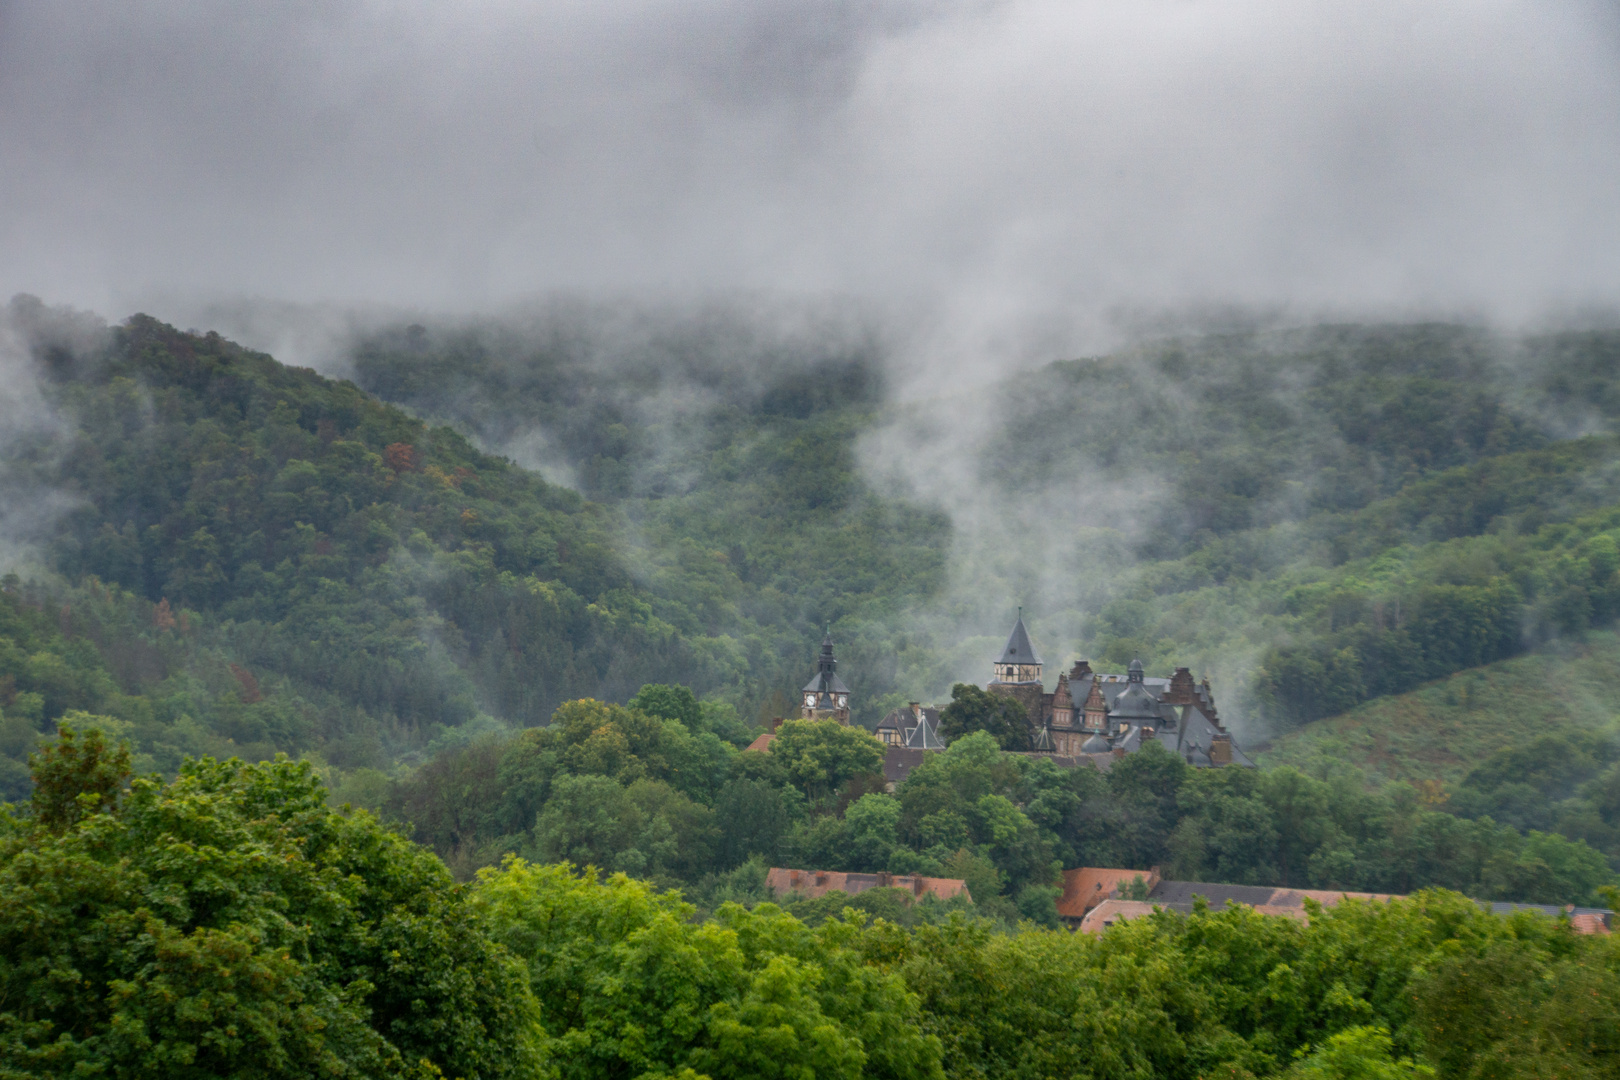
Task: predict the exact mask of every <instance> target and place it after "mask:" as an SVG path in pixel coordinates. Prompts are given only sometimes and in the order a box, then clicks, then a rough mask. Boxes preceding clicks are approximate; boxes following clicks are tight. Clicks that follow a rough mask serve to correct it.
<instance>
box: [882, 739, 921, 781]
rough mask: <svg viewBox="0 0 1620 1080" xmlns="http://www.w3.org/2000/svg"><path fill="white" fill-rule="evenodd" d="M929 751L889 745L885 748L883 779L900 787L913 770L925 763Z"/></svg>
mask: <svg viewBox="0 0 1620 1080" xmlns="http://www.w3.org/2000/svg"><path fill="white" fill-rule="evenodd" d="M925 753H927V751H925V750H922V749H912V748H910V747H905V746H888V747H885V748H884V750H883V779H884V781H885V782H887V783H890V784H893V785H894V786H895V787H899V786H900V785H901V784H903V783H905V782H906V777H908V776H910V775H911V770H912V769H915V768H916V767H917V766H919V765H921V764H922V763H923V755H924V754H925Z"/></svg>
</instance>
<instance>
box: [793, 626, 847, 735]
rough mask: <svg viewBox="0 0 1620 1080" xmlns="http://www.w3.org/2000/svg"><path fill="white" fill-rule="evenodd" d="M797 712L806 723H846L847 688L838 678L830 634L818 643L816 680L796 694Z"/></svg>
mask: <svg viewBox="0 0 1620 1080" xmlns="http://www.w3.org/2000/svg"><path fill="white" fill-rule="evenodd" d="M799 713H800V715H802V716H803V717H804V718H805V719H806V720H837V721H838V722H839V723H840V724H848V723H849V687H847V686H845V685H844V680H842V679H840V678H839V677H838V660H837V659H836V658H835V657H834V656H833V639H832V631H831V630H829V631H827V636H826V637H825V638H823V639H822V640H821V658H820V659H819V660H818V661H817V662H816V677H815V678H813V679H811V680H810V681H809V682H808V683H806V684H805V687H804V690H803V691H802V692H801V693H800V694H799Z"/></svg>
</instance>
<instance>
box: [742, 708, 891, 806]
mask: <svg viewBox="0 0 1620 1080" xmlns="http://www.w3.org/2000/svg"><path fill="white" fill-rule="evenodd" d="M770 754H771V757H773V758H775V759H776V760H777V761H779V762H780V764H781V768H782V773H783V775H784V776H785V777H786V778H787V780H788V782H789V783H791V784H792V785H793V786H794V787H796V788H798V789H799V790H800V791H802V792H804V793H805V794H806V795H807V796H809V797H810V798H812V799H824V798H827V797H829V796H831V795H832V794H833V793H835V792H836V791H837V790H838V789H839V788H841V787H843V785H844V784H845V783H846V782H847V781H849V780H851V779H853V778H854V777H857V776H863V775H868V774H872V773H881V772H882V771H883V744H882V743H880V742H878V741H877V739H875V738H873V737H872V736H871V735H870V734H869V733H867V732H865V731H863V730H861V729H860V728H855V727H846V726H844V725H843V724H840V723H839V722H838V721H836V720H788V721H786V722H785V723H783V724H782V726H781V727H780V728H778V729H777V732H776V738H775V739H774V740H772V741H771V746H770Z"/></svg>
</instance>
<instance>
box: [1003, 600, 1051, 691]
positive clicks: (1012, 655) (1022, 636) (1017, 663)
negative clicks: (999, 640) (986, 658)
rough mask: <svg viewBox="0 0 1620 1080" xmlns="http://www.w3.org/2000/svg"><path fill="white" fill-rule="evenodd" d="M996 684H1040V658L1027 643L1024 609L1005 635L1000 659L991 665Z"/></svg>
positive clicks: (1027, 633) (1020, 610) (1019, 611)
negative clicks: (1005, 640)
mask: <svg viewBox="0 0 1620 1080" xmlns="http://www.w3.org/2000/svg"><path fill="white" fill-rule="evenodd" d="M993 666H994V668H995V672H996V677H995V679H994V680H992V682H998V683H1034V684H1036V685H1037V686H1039V685H1040V684H1041V658H1040V657H1038V656H1036V655H1035V649H1034V647H1033V646H1031V645H1030V643H1029V632H1028V631H1027V630H1025V629H1024V609H1023V608H1019V609H1018V621H1017V622H1015V623H1013V628H1012V633H1010V634H1008V635H1007V647H1006V648H1004V649H1002V650H1001V659H1000V660H997V661H996V662H995V664H994V665H993Z"/></svg>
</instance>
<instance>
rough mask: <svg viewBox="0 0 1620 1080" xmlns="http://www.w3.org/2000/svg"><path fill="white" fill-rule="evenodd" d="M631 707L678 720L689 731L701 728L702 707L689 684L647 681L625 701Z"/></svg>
mask: <svg viewBox="0 0 1620 1080" xmlns="http://www.w3.org/2000/svg"><path fill="white" fill-rule="evenodd" d="M625 705H626V706H628V707H629V708H632V709H640V710H641V711H642V712H644V713H646V714H647V715H648V716H662V717H663V718H664V719H666V720H679V721H680V722H681V723H683V724H685V725H686V727H687V730H689V731H701V730H702V729H703V707H702V706H701V705H699V704H698V699H697V695H696V694H694V693H692V688H691V687H689V686H663V685H660V684H659V683H648V684H647V685H646V686H643V687H642V688H641V689H640V690H637V691H636V696H635V697H633V698H631V699H630V700H629V701H627V702H625Z"/></svg>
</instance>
